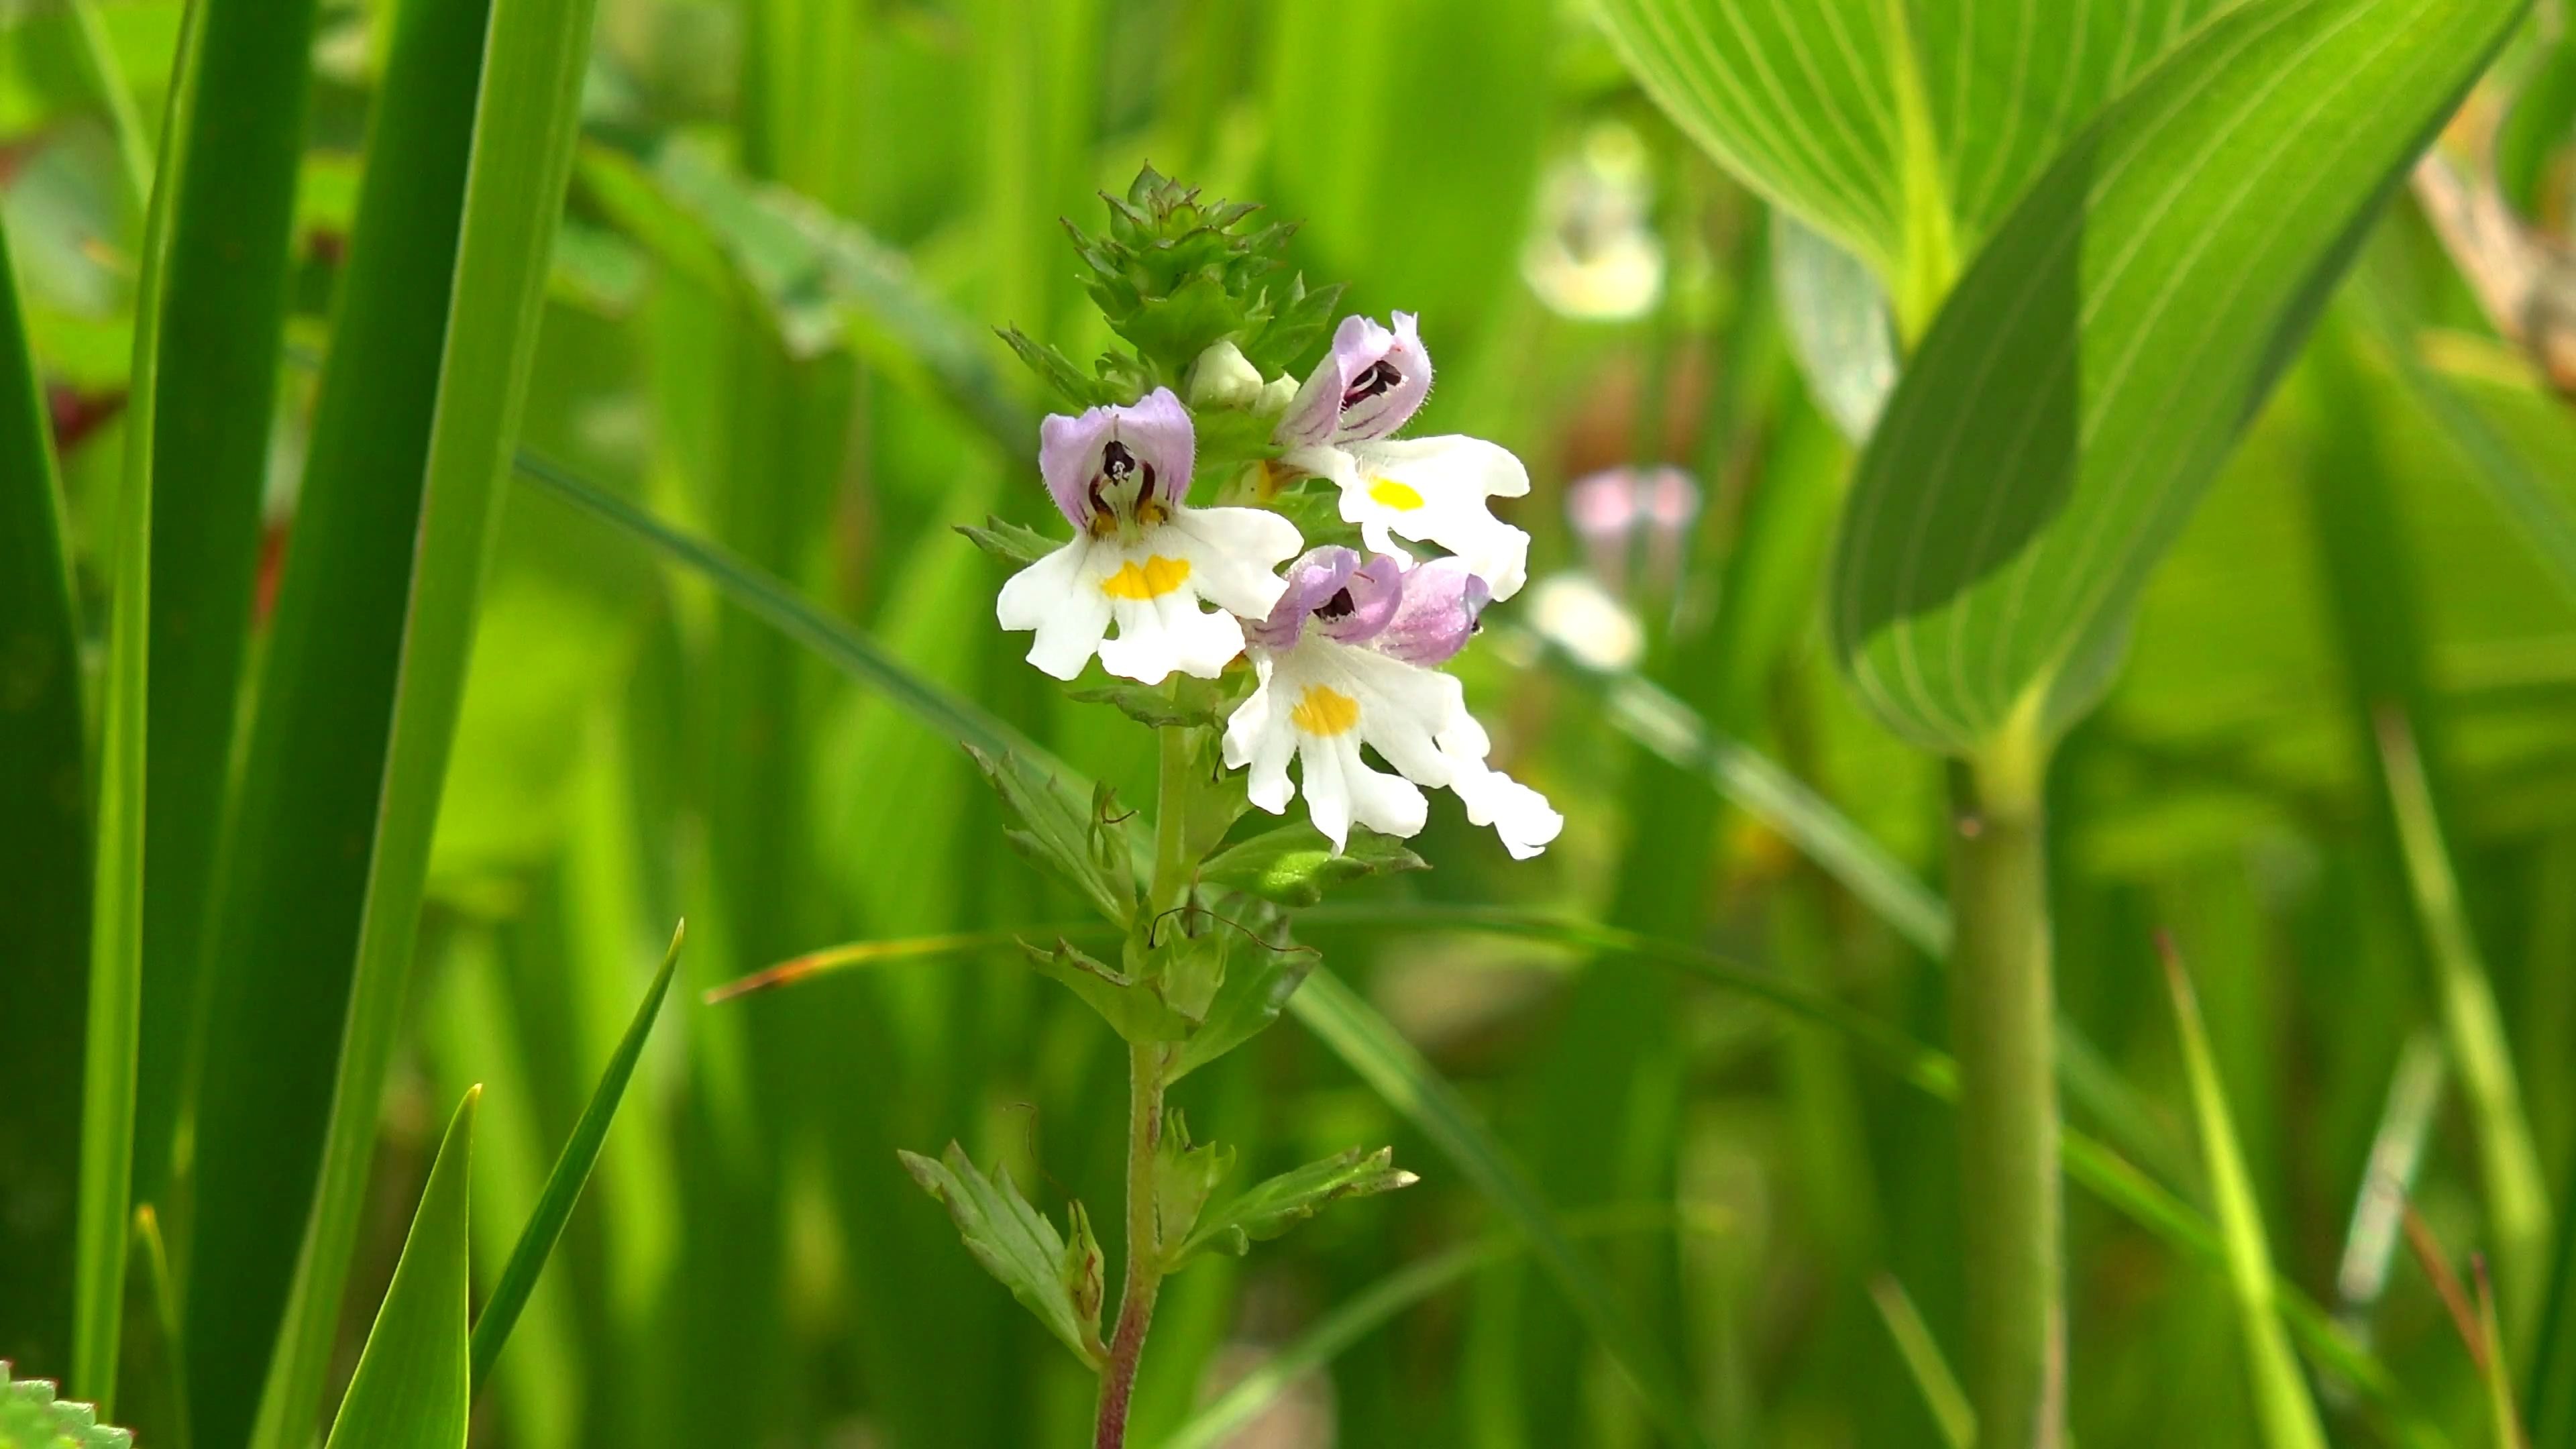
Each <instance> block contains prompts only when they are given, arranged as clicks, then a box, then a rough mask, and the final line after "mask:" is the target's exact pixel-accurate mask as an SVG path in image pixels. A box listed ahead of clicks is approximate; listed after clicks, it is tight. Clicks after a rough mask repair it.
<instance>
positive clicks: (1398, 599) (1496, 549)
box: [997, 312, 1564, 857]
mask: <svg viewBox="0 0 2576 1449" xmlns="http://www.w3.org/2000/svg"><path fill="white" fill-rule="evenodd" d="M1393 322H1394V325H1393V326H1392V327H1386V326H1381V325H1379V324H1378V323H1377V322H1376V321H1375V320H1374V319H1371V318H1367V317H1347V318H1344V319H1343V320H1342V323H1341V325H1340V326H1339V327H1338V328H1337V329H1336V330H1335V332H1334V334H1333V339H1332V346H1331V350H1330V351H1329V353H1328V354H1327V355H1326V356H1325V358H1324V360H1323V361H1322V363H1321V364H1319V365H1318V366H1317V367H1316V368H1315V370H1314V371H1313V372H1312V373H1311V374H1310V375H1309V376H1308V377H1307V378H1306V379H1305V381H1304V383H1303V384H1302V385H1300V386H1296V387H1295V388H1294V389H1293V391H1292V390H1291V388H1290V386H1289V384H1288V382H1287V380H1286V379H1284V378H1280V379H1264V378H1263V377H1262V376H1261V374H1260V372H1259V370H1258V369H1257V368H1256V367H1255V366H1254V365H1253V364H1252V363H1251V362H1250V361H1249V360H1248V359H1246V358H1245V357H1244V355H1243V354H1242V352H1241V351H1240V350H1239V349H1238V348H1236V347H1234V346H1233V345H1232V344H1230V343H1223V342H1220V343H1217V344H1215V345H1213V346H1211V347H1209V348H1208V349H1207V350H1206V351H1205V352H1204V353H1203V354H1202V355H1201V356H1200V357H1199V358H1198V359H1197V361H1196V362H1195V364H1193V365H1192V366H1191V367H1190V369H1189V371H1190V378H1189V387H1190V392H1191V397H1192V401H1193V402H1194V403H1196V404H1197V405H1198V406H1199V408H1200V409H1201V410H1202V411H1203V412H1209V413H1223V414H1227V415H1229V416H1230V417H1241V416H1245V415H1249V416H1250V417H1252V418H1255V419H1258V420H1261V421H1269V422H1270V427H1269V431H1268V435H1267V446H1266V447H1263V448H1260V449H1258V450H1257V454H1258V456H1257V457H1256V458H1254V459H1253V460H1252V461H1251V462H1249V464H1248V465H1247V466H1244V467H1242V468H1240V469H1238V470H1236V476H1234V477H1231V478H1221V479H1219V480H1218V485H1219V487H1218V491H1220V492H1222V493H1224V494H1226V495H1227V496H1228V497H1229V498H1231V499H1232V500H1233V501H1232V503H1231V504H1226V503H1222V502H1221V503H1220V504H1219V505H1216V506H1208V507H1193V506H1192V505H1191V504H1190V502H1189V497H1190V486H1191V482H1192V478H1193V471H1194V468H1195V465H1196V464H1197V463H1198V452H1199V428H1198V425H1197V423H1196V422H1195V421H1194V419H1193V416H1192V412H1191V409H1190V408H1189V407H1186V406H1184V405H1183V403H1182V401H1181V399H1180V398H1179V396H1178V395H1176V394H1175V393H1174V392H1173V391H1172V390H1171V389H1170V388H1169V387H1157V388H1155V389H1154V390H1153V391H1152V392H1150V393H1148V394H1147V395H1146V396H1145V397H1144V398H1143V400H1142V401H1140V402H1137V403H1135V404H1134V405H1132V406H1111V405H1104V406H1099V407H1093V408H1090V409H1088V410H1087V411H1085V412H1083V413H1081V414H1079V415H1077V416H1055V417H1050V418H1048V419H1047V420H1046V421H1045V423H1044V424H1043V425H1042V427H1041V428H1040V430H1039V470H1040V472H1041V473H1042V474H1043V475H1044V477H1045V480H1046V485H1047V490H1048V491H1049V492H1050V493H1051V494H1053V495H1054V498H1055V503H1056V507H1057V508H1058V509H1059V510H1060V511H1061V512H1062V513H1063V514H1064V517H1065V520H1066V521H1067V522H1069V523H1071V524H1072V525H1073V529H1074V536H1073V539H1072V541H1071V542H1069V543H1066V544H1064V545H1063V546H1062V547H1060V548H1057V549H1056V550H1055V551H1054V552H1052V553H1049V554H1047V555H1046V556H1044V557H1042V558H1040V559H1038V560H1037V561H1036V562H1034V563H1032V564H1030V565H1029V566H1028V567H1027V568H1025V569H1023V570H1022V571H1021V572H1020V573H1018V574H1017V575H1015V576H1014V577H1013V578H1012V579H1011V580H1010V582H1009V583H1007V584H1006V585H1004V586H1003V589H1002V593H1001V598H1000V602H999V606H998V610H997V613H998V615H999V618H1000V621H1001V624H1002V627H1003V628H1005V629H1013V630H1026V631H1031V632H1033V633H1034V634H1035V636H1036V638H1035V641H1034V642H1033V643H1032V644H1031V646H1030V648H1029V655H1028V658H1029V662H1030V663H1032V664H1034V665H1036V666H1037V667H1038V668H1040V669H1042V670H1044V671H1046V672H1047V673H1048V674H1051V675H1054V676H1055V677H1056V678H1059V679H1066V680H1070V679H1073V678H1075V677H1077V676H1078V675H1080V674H1081V672H1082V670H1083V668H1084V666H1085V665H1086V664H1088V663H1089V662H1090V660H1091V659H1092V658H1093V657H1094V656H1097V657H1098V658H1099V660H1100V665H1101V667H1102V668H1103V669H1105V670H1107V671H1108V672H1109V673H1111V674H1113V675H1117V676H1119V677H1121V678H1125V679H1131V680H1135V681H1137V682H1139V683H1142V684H1160V683H1162V682H1163V681H1164V680H1166V679H1168V678H1169V677H1171V676H1172V675H1174V674H1183V675H1189V676H1193V677H1196V678H1200V679H1217V678H1220V677H1223V676H1225V675H1226V673H1227V671H1228V669H1229V668H1230V667H1231V666H1233V665H1234V664H1235V662H1236V660H1237V659H1239V658H1247V657H1248V659H1249V662H1250V666H1251V672H1252V675H1253V677H1254V679H1255V680H1256V681H1257V687H1256V688H1255V689H1254V690H1253V692H1252V694H1251V696H1250V697H1249V698H1247V699H1244V700H1243V701H1242V703H1241V704H1240V705H1238V706H1236V707H1235V708H1234V709H1233V711H1232V713H1231V714H1230V715H1229V716H1228V717H1227V718H1226V721H1225V730H1224V760H1225V763H1226V764H1227V765H1228V766H1229V767H1232V768H1245V767H1248V768H1249V769H1250V771H1251V775H1250V780H1249V795H1250V798H1251V801H1252V803H1253V804H1255V805H1258V806H1259V807H1261V808H1262V809H1264V810H1267V811H1269V812H1270V813H1272V814H1274V815H1277V814H1284V813H1286V811H1287V808H1288V802H1289V800H1290V799H1291V798H1292V797H1293V795H1294V794H1296V793H1298V791H1297V790H1296V789H1292V787H1291V786H1290V784H1289V779H1288V767H1289V764H1290V763H1291V762H1292V761H1294V762H1295V763H1296V765H1297V767H1298V771H1299V782H1300V787H1301V788H1302V792H1303V793H1304V795H1305V797H1306V808H1307V812H1308V815H1309V817H1310V818H1311V819H1312V820H1313V822H1314V825H1315V828H1316V829H1317V830H1319V831H1321V832H1322V833H1323V834H1324V835H1325V837H1326V838H1328V839H1330V840H1331V841H1332V842H1333V844H1334V846H1335V848H1336V849H1339V848H1341V847H1342V846H1343V845H1344V844H1345V843H1346V841H1347V840H1348V838H1349V834H1350V829H1351V827H1352V825H1354V824H1358V825H1362V826H1365V827H1367V828H1369V829H1371V830H1375V831H1378V832H1380V833H1383V834H1387V835H1395V836H1410V835H1413V834H1416V833H1418V832H1419V831H1420V830H1421V829H1422V826H1423V822H1424V819H1425V815H1426V811H1427V805H1426V801H1425V799H1424V796H1423V793H1422V792H1423V790H1425V789H1444V788H1445V789H1448V790H1451V791H1453V792H1455V793H1456V794H1457V796H1458V798H1459V800H1460V802H1461V803H1462V804H1464V805H1465V807H1466V810H1467V815H1468V818H1469V819H1470V820H1472V821H1474V822H1475V823H1477V824H1479V825H1490V826H1492V827H1493V828H1494V830H1495V831H1496V833H1497V834H1498V835H1500V836H1501V838H1502V840H1503V843H1504V845H1505V846H1506V847H1507V848H1508V849H1509V850H1510V851H1511V853H1512V854H1513V855H1514V856H1516V857H1527V856H1531V855H1535V854H1537V853H1538V852H1539V851H1541V850H1543V849H1544V848H1546V846H1547V844H1548V842H1549V841H1551V840H1553V839H1555V838H1556V834H1557V831H1558V830H1559V829H1560V828H1561V827H1562V826H1563V824H1564V820H1563V817H1561V816H1559V815H1558V814H1557V813H1556V812H1555V811H1554V810H1552V809H1550V808H1549V806H1548V804H1547V801H1546V800H1545V799H1544V798H1542V797H1541V796H1540V795H1539V794H1538V792H1537V791H1535V790H1532V789H1530V788H1529V787H1527V786H1525V785H1522V784H1519V783H1518V782H1516V781H1514V780H1512V779H1511V778H1510V777H1508V776H1506V775H1504V774H1503V773H1502V772H1500V771H1498V770H1495V769H1494V768H1492V767H1491V766H1489V765H1488V764H1487V763H1486V756H1487V755H1488V754H1489V753H1490V752H1491V748H1492V746H1491V744H1490V742H1489V741H1488V739H1487V738H1486V735H1485V731H1484V729H1483V728H1482V727H1481V726H1479V725H1478V724H1477V723H1476V721H1475V719H1474V717H1473V716H1471V715H1469V714H1468V713H1467V709H1466V703H1465V699H1464V694H1463V691H1462V690H1461V689H1460V687H1459V684H1458V681H1457V680H1456V679H1455V678H1453V677H1452V676H1450V675H1447V674H1444V673H1442V672H1441V670H1440V666H1441V665H1443V664H1445V663H1446V662H1448V660H1449V659H1450V658H1452V657H1453V656H1455V655H1456V654H1457V653H1458V651H1459V650H1460V649H1462V648H1464V647H1465V645H1466V643H1467V641H1468V639H1469V638H1470V637H1471V636H1472V635H1473V634H1474V633H1475V630H1476V620H1477V615H1478V614H1479V613H1480V612H1481V611H1482V610H1483V609H1484V607H1485V606H1486V605H1487V604H1488V603H1490V602H1492V601H1494V600H1497V599H1506V598H1509V597H1511V596H1512V595H1513V594H1514V593H1515V592H1517V591H1518V590H1519V589H1520V587H1521V585H1522V583H1523V582H1524V581H1525V580H1526V578H1527V575H1528V561H1529V535H1527V534H1526V533H1523V532H1522V531H1521V530H1519V529H1517V528H1514V527H1512V526H1510V525H1509V524H1506V523H1504V522H1502V521H1501V520H1499V519H1497V518H1495V517H1494V515H1493V512H1492V509H1491V506H1490V504H1489V501H1488V500H1490V499H1492V498H1496V497H1504V498H1510V497H1518V496H1520V495H1522V494H1525V493H1527V492H1528V491H1529V474H1528V472H1527V470H1525V469H1524V468H1523V467H1522V466H1521V464H1520V461H1519V460H1518V459H1517V458H1514V457H1513V456H1512V455H1511V453H1509V452H1508V451H1506V450H1505V449H1503V448H1501V447H1498V446H1496V445H1495V444H1493V443H1489V442H1486V441H1484V440H1482V439H1479V438H1468V437H1456V436H1448V437H1430V438H1398V437H1396V436H1394V435H1395V434H1396V433H1397V432H1398V431H1399V430H1401V429H1402V428H1403V427H1404V425H1405V424H1406V423H1408V422H1410V421H1411V420H1412V418H1413V415H1414V414H1415V413H1416V412H1417V411H1419V410H1420V408H1421V406H1422V404H1423V400H1424V399H1425V398H1426V397H1427V396H1429V394H1430V391H1431V378H1432V373H1431V357H1430V354H1429V353H1428V352H1426V351H1425V350H1424V349H1423V345H1422V339H1421V335H1420V332H1419V330H1418V328H1417V326H1416V321H1415V319H1414V317H1413V316H1412V315H1411V314H1408V313H1404V312H1398V313H1396V314H1395V315H1394V318H1393ZM1274 417H1275V421H1271V420H1272V419H1273V418H1274ZM1308 480H1315V481H1318V482H1320V483H1321V484H1322V485H1325V486H1328V487H1329V488H1330V489H1332V490H1334V491H1335V493H1336V494H1337V495H1338V505H1339V506H1338V513H1339V517H1340V520H1341V522H1342V523H1343V524H1345V525H1349V526H1352V527H1355V528H1356V529H1357V531H1358V534H1357V541H1358V542H1360V543H1362V544H1364V545H1365V551H1363V550H1362V549H1360V548H1353V547H1346V546H1342V545H1341V544H1339V543H1325V544H1323V545H1322V546H1320V547H1315V548H1312V549H1308V550H1307V551H1306V552H1305V553H1304V554H1303V555H1302V556H1300V555H1299V550H1300V549H1301V548H1304V547H1305V545H1306V543H1307V539H1306V538H1304V537H1303V536H1302V535H1301V532H1300V530H1299V528H1298V527H1297V525H1296V524H1294V523H1292V522H1291V521H1290V520H1289V519H1288V518H1287V517H1286V516H1284V515H1283V514H1282V513H1281V512H1278V511H1274V508H1273V507H1272V506H1267V505H1275V504H1277V503H1278V502H1280V501H1281V500H1282V498H1283V497H1284V496H1286V495H1287V494H1288V492H1289V491H1290V490H1292V489H1295V488H1298V487H1301V486H1302V485H1303V484H1304V483H1305V482H1306V481H1308ZM1399 539H1401V540H1405V541H1408V542H1412V543H1416V544H1431V545H1436V546H1437V547H1439V548H1441V549H1443V550H1445V551H1446V553H1445V554H1444V555H1443V556H1439V557H1435V558H1430V559H1427V560H1417V559H1416V558H1415V557H1414V556H1413V554H1412V553H1410V552H1409V551H1407V549H1406V548H1405V547H1404V545H1403V544H1402V543H1399V542H1398V540H1399ZM1292 557H1294V558H1295V562H1294V563H1293V564H1290V565H1289V567H1288V569H1287V572H1286V573H1285V574H1284V575H1283V574H1281V573H1280V572H1279V569H1280V566H1281V565H1282V564H1285V563H1288V562H1289V560H1290V559H1291V558H1292ZM1113 630H1114V631H1115V632H1114V633H1113V632H1112V631H1113ZM1363 747H1366V748H1367V749H1368V750H1372V751H1374V752H1375V753H1376V755H1377V757H1378V759H1379V760H1381V761H1383V762H1384V763H1385V764H1386V765H1387V766H1389V767H1391V768H1392V770H1393V771H1394V773H1393V774H1388V773H1385V772H1384V771H1381V770H1379V769H1376V768H1374V767H1373V766H1372V765H1371V764H1370V763H1369V761H1368V760H1367V758H1366V757H1365V756H1364V755H1363V754H1362V749H1363Z"/></svg>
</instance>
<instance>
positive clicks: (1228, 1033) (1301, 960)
mask: <svg viewBox="0 0 2576 1449" xmlns="http://www.w3.org/2000/svg"><path fill="white" fill-rule="evenodd" d="M1240 924H1241V925H1242V926H1243V927H1244V929H1245V930H1247V931H1250V932H1252V933H1253V938H1254V940H1255V941H1258V942H1259V943H1260V945H1259V947H1258V948H1257V949H1242V950H1238V951H1237V952H1236V959H1235V961H1234V963H1233V966H1232V969H1230V970H1228V971H1227V972H1226V974H1225V981H1224V983H1223V984H1221V985H1220V986H1218V987H1217V992H1216V998H1215V999H1214V1000H1213V1001H1211V1002H1209V1003H1208V1009H1207V1014H1206V1015H1205V1016H1204V1017H1202V1018H1200V1021H1199V1029H1198V1030H1197V1031H1195V1032H1192V1033H1191V1034H1190V1039H1189V1042H1188V1044H1187V1045H1185V1046H1183V1047H1182V1048H1181V1055H1180V1060H1178V1061H1176V1062H1174V1063H1173V1064H1172V1080H1173V1081H1176V1082H1177V1081H1179V1080H1180V1079H1181V1078H1183V1077H1185V1076H1188V1075H1189V1074H1190V1073H1192V1072H1194V1071H1197V1070H1198V1069H1199V1068H1201V1067H1203V1066H1206V1065H1207V1064H1208V1063H1210V1062H1212V1061H1215V1060H1216V1059H1217V1058H1219V1057H1221V1056H1224V1055H1225V1054H1226V1053H1227V1052H1230V1051H1232V1050H1234V1049H1235V1048H1236V1047H1239V1046H1241V1045H1243V1044H1244V1043H1245V1042H1248V1041H1250V1040H1252V1039H1253V1038H1254V1037H1256V1036H1258V1035H1260V1034H1261V1033H1262V1032H1264V1031H1266V1030H1268V1029H1269V1027H1270V1024H1271V1023H1272V1022H1275V1021H1277V1020H1278V1019H1279V1013H1280V1012H1282V1011H1284V1010H1286V1009H1287V1006H1288V998H1289V997H1291V996H1294V995H1296V994H1297V988H1298V986H1299V985H1300V984H1302V983H1303V982H1304V981H1305V979H1306V975H1307V973H1308V972H1310V971H1313V970H1314V969H1315V965H1316V963H1317V962H1318V961H1320V960H1321V959H1322V958H1321V957H1319V956H1318V955H1316V954H1315V951H1314V948H1312V947H1309V946H1295V947H1280V946H1274V945H1272V944H1270V943H1269V941H1268V939H1267V938H1266V937H1264V936H1263V935H1262V934H1261V929H1260V928H1261V925H1262V924H1266V923H1257V922H1251V921H1246V922H1241V923H1240ZM1245 944H1246V946H1247V947H1249V945H1250V943H1245ZM1246 957H1249V958H1250V959H1245V958H1246Z"/></svg>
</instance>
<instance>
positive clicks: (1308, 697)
mask: <svg viewBox="0 0 2576 1449" xmlns="http://www.w3.org/2000/svg"><path fill="white" fill-rule="evenodd" d="M1288 722H1289V723H1290V724H1293V725H1295V726H1296V727H1297V728H1299V729H1301V730H1304V731H1305V732H1306V733H1308V734H1310V735H1338V734H1342V733H1344V732H1346V731H1348V730H1349V729H1350V728H1351V727H1352V726H1353V725H1356V724H1358V723H1359V722H1360V702H1359V701H1358V700H1356V699H1353V698H1351V697H1350V696H1349V695H1347V694H1344V693H1342V692H1341V691H1340V690H1338V689H1326V688H1325V687H1324V686H1322V685H1320V684H1310V685H1307V686H1306V692H1305V693H1304V694H1302V695H1299V696H1298V697H1297V707H1296V708H1295V709H1292V710H1290V711H1288Z"/></svg>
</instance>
